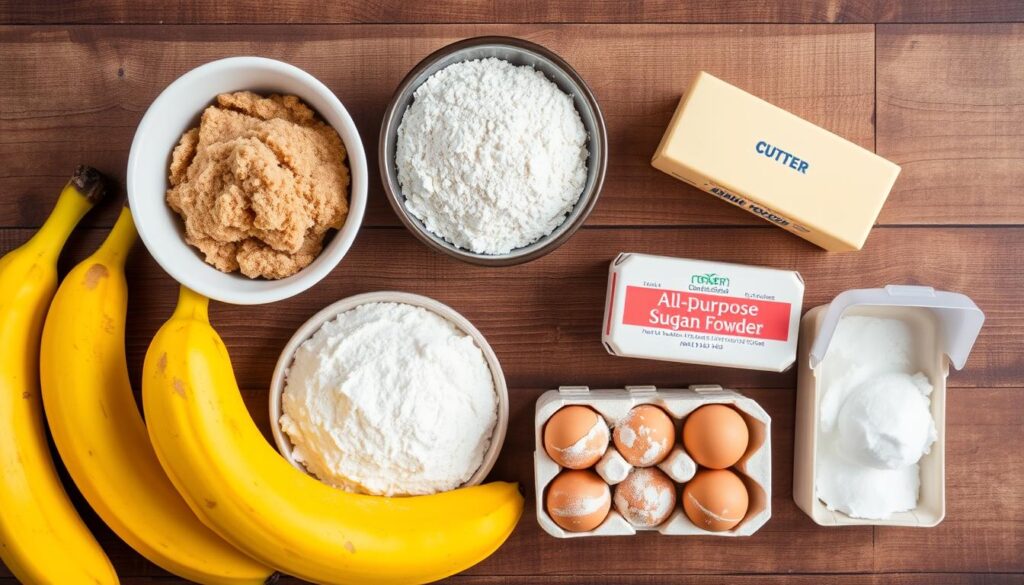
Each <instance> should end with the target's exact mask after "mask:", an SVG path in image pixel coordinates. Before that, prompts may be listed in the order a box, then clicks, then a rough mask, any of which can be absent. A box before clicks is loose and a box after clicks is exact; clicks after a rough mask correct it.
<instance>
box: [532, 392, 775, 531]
mask: <svg viewBox="0 0 1024 585" xmlns="http://www.w3.org/2000/svg"><path fill="white" fill-rule="evenodd" d="M641 404H653V405H655V406H658V407H660V408H661V409H663V410H664V411H665V412H666V413H668V414H669V416H670V417H671V418H672V419H673V428H674V430H675V433H676V437H677V439H678V437H679V436H680V431H681V427H682V421H683V420H684V419H685V418H686V417H687V416H688V415H689V414H690V413H691V412H693V411H694V410H696V409H698V408H700V407H701V406H704V405H707V404H727V405H730V406H732V407H734V408H735V409H736V410H737V411H738V412H739V413H740V415H741V416H742V417H743V420H744V422H746V424H747V429H748V431H749V433H750V439H749V444H748V446H747V450H746V452H745V453H744V454H743V456H742V457H741V458H740V460H739V461H738V462H737V463H736V464H735V465H734V466H732V467H731V469H732V470H734V471H736V472H737V475H739V477H740V479H741V480H742V481H743V484H744V485H745V486H746V488H747V492H748V496H749V504H748V507H747V513H746V515H745V516H744V517H743V521H741V522H740V523H739V524H738V525H736V526H735V527H734V528H733V529H731V530H727V531H722V532H713V531H709V530H704V529H703V528H700V527H698V526H696V525H695V524H694V523H693V522H691V521H690V519H689V518H688V517H687V516H686V514H685V512H683V507H682V504H681V502H680V494H681V486H680V485H678V484H684V483H686V482H687V481H689V480H690V479H691V478H692V477H693V474H694V473H695V472H696V469H697V466H696V464H695V463H694V462H693V460H692V459H691V458H690V456H689V455H688V454H687V453H686V451H685V450H683V449H682V446H681V444H677V445H676V446H675V447H674V448H673V450H672V451H671V452H670V453H669V455H668V457H666V459H665V460H664V461H662V462H661V463H659V464H658V465H657V467H658V468H660V469H661V470H662V471H664V472H665V473H666V474H667V475H668V476H669V477H670V478H672V480H673V481H674V482H675V483H676V484H677V486H676V487H677V489H676V503H675V507H674V509H673V511H672V514H671V515H670V516H669V518H668V519H667V520H666V521H665V522H663V523H661V524H660V525H658V526H656V527H653V528H640V527H636V526H633V525H632V524H630V523H629V522H628V521H627V520H626V519H625V518H623V517H622V515H621V514H619V512H618V511H617V510H616V509H615V507H614V506H613V507H612V509H611V511H610V512H609V513H608V517H607V518H606V519H605V520H604V522H602V523H601V525H599V526H598V527H597V528H595V529H594V530H591V531H587V532H572V531H568V530H565V529H563V528H562V527H561V526H559V525H558V524H556V523H555V521H554V520H552V519H551V517H550V516H549V515H548V513H547V510H546V509H545V505H544V501H545V493H546V490H547V487H548V485H549V484H550V483H551V481H552V480H554V478H555V477H556V476H557V475H558V474H559V472H561V471H562V467H561V466H560V465H559V464H558V463H556V462H555V461H554V460H552V459H551V457H550V456H548V454H547V452H546V451H545V450H544V437H543V433H544V425H545V424H546V423H547V421H548V419H550V418H551V417H552V416H553V415H554V414H555V413H556V412H557V411H558V410H559V409H561V408H562V407H565V406H570V405H581V406H589V407H590V408H592V409H594V410H595V411H596V412H597V413H598V414H600V415H601V416H602V417H603V418H604V420H605V422H606V423H608V426H609V427H611V428H614V427H615V424H616V423H617V422H618V421H619V420H621V419H622V418H624V417H625V416H626V415H627V414H628V413H629V411H630V410H632V409H633V408H634V407H636V406H639V405H641ZM534 439H535V441H536V443H535V444H536V446H537V447H536V450H535V451H534V457H533V461H534V476H535V478H536V479H535V488H536V494H535V496H536V499H537V522H538V523H539V524H540V526H541V528H543V529H544V531H545V532H547V533H548V534H550V535H552V536H555V537H557V538H577V537H585V536H619V535H631V534H636V532H637V531H640V530H653V531H657V532H660V533H661V534H666V535H693V536H749V535H751V534H753V533H754V532H756V531H757V530H758V529H760V528H761V526H764V524H765V523H766V522H767V521H768V519H769V518H771V463H772V462H771V417H769V416H768V413H767V412H765V411H764V409H763V408H761V406H760V405H759V404H758V403H757V402H755V401H754V400H752V399H750V398H747V397H746V396H744V395H742V394H740V393H739V392H736V391H734V390H728V389H723V388H722V387H721V386H715V385H694V386H690V387H689V388H673V389H658V388H655V387H654V386H627V387H626V388H624V389H602V390H591V389H590V388H589V387H587V386H562V387H561V388H559V389H558V390H549V391H548V392H545V393H544V394H542V395H541V397H540V398H538V399H537V406H536V411H535V415H534ZM623 465H624V466H625V473H623V471H622V466H623ZM631 469H632V467H631V466H629V464H628V463H627V462H626V461H625V460H624V459H623V458H622V456H621V455H620V454H619V453H618V452H617V451H616V449H615V445H614V444H611V445H609V448H608V451H607V452H605V454H604V456H603V457H602V458H601V460H600V461H599V462H598V463H597V464H596V465H595V466H594V470H595V471H596V472H597V473H598V475H600V476H601V477H602V479H604V480H605V481H606V482H607V483H608V484H609V485H611V486H612V489H613V490H614V486H615V484H617V483H619V482H621V481H622V479H620V478H624V477H625V474H628V472H629V471H630V470H631Z"/></svg>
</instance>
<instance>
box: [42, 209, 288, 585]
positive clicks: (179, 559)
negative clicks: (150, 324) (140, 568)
mask: <svg viewBox="0 0 1024 585" xmlns="http://www.w3.org/2000/svg"><path fill="white" fill-rule="evenodd" d="M136 238H137V234H136V231H135V225H134V223H133V221H132V214H131V212H130V211H129V210H128V208H124V209H123V210H122V211H121V215H120V217H119V218H118V220H117V223H116V224H115V225H114V228H113V230H112V231H111V232H110V235H109V236H108V237H107V239H106V241H104V242H103V244H102V245H101V246H100V248H99V249H98V250H97V251H96V252H95V253H94V254H93V255H92V256H90V257H89V258H87V259H86V260H84V261H83V262H82V263H81V264H79V265H78V266H76V267H75V268H74V269H73V270H71V272H70V273H68V275H67V276H66V277H65V278H64V281H63V283H62V284H61V285H60V288H59V289H58V291H57V294H56V296H55V297H54V298H53V302H52V303H51V305H50V310H49V313H48V314H47V317H46V325H45V327H44V328H43V337H42V347H41V351H40V375H41V382H42V393H43V404H44V406H45V408H46V418H47V420H48V421H49V425H50V431H51V432H52V434H53V439H54V442H55V443H56V445H57V450H58V451H59V452H60V456H61V459H63V461H64V464H65V466H66V467H67V469H68V472H69V473H70V474H71V478H72V479H73V480H74V482H75V485H77V486H78V489H79V491H81V492H82V495H83V496H85V499H86V500H87V501H88V502H89V504H90V505H91V506H92V508H93V509H94V510H95V511H96V513H97V514H99V516H100V518H102V519H103V521H104V522H106V523H107V525H108V526H110V528H111V529H113V531H114V532H115V533H117V535H118V536H120V537H121V538H122V539H123V540H124V541H125V542H127V543H128V544H129V545H130V546H131V547H132V548H134V549H135V550H136V551H138V552H139V553H140V554H141V555H142V556H144V557H146V558H147V559H149V560H150V561H152V562H153V563H154V564H156V565H158V566H160V567H162V568H163V569H165V570H166V571H168V572H170V573H173V574H175V575H178V576H179V577H184V578H186V579H189V580H191V581H195V582H197V583H203V584H208V585H245V584H251V585H257V584H260V583H264V582H265V581H266V580H267V579H268V578H269V577H270V576H271V574H272V573H273V571H272V570H271V569H268V568H266V567H264V566H263V565H261V564H260V563H258V562H256V561H254V560H253V559H251V558H250V557H248V556H246V555H244V554H243V553H242V552H241V551H239V550H238V549H236V548H234V547H233V546H231V545H230V544H228V543H227V542H226V541H225V540H223V539H222V538H220V537H219V536H217V535H216V534H215V533H214V532H213V531H212V530H210V529H209V528H207V527H206V526H204V525H203V524H202V523H201V522H200V521H199V518H197V517H196V515H195V514H193V513H192V510H190V509H189V507H188V506H187V505H186V504H185V501H184V500H183V499H182V498H181V496H180V495H179V494H178V492H177V491H175V489H174V486H173V485H171V482H170V480H168V478H167V475H166V474H165V473H164V471H163V469H162V468H161V467H160V463H159V461H157V458H156V454H155V453H154V452H153V447H152V446H151V445H150V443H149V437H148V435H147V433H146V425H145V423H144V422H143V420H142V415H141V414H140V413H139V409H138V406H136V404H135V396H134V395H133V393H132V387H131V383H130V381H129V379H128V365H127V362H126V359H125V347H124V331H125V316H126V313H127V310H128V284H127V281H126V279H125V273H124V263H125V258H126V257H127V255H128V251H129V250H130V249H131V247H132V245H133V244H134V243H135V240H136ZM61 582H63V583H71V581H61ZM74 582H75V583H78V582H79V581H74Z"/></svg>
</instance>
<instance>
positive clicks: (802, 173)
mask: <svg viewBox="0 0 1024 585" xmlns="http://www.w3.org/2000/svg"><path fill="white" fill-rule="evenodd" d="M651 164H652V165H653V166H654V167H655V168H657V169H659V170H662V171H664V172H666V173H668V174H670V175H672V176H673V177H676V178H677V179H682V180H683V181H686V182H687V183H690V184H691V185H694V186H695V187H698V188H700V189H703V190H705V191H707V192H709V193H711V194H712V195H715V196H717V197H719V198H721V199H724V200H725V201H728V202H729V203H732V204H733V205H735V206H737V207H742V208H743V209H746V210H747V211H749V212H751V213H753V214H755V215H758V216H760V217H762V218H764V219H766V220H768V221H770V222H772V223H774V224H775V225H777V226H779V227H782V228H785V229H787V230H789V231H790V232H792V233H794V234H796V235H798V236H800V237H801V238H804V239H805V240H808V241H809V242H812V243H814V244H817V245H818V246H821V247H822V248H825V249H826V250H830V251H846V250H859V249H861V248H862V247H863V246H864V241H865V240H866V239H867V237H868V233H869V232H870V231H871V228H872V226H873V225H874V223H875V220H876V219H877V218H878V212H879V211H881V209H882V204H884V203H885V199H886V198H887V197H888V196H889V191H890V190H891V189H892V185H893V183H894V182H895V181H896V176H897V175H899V173H900V167H899V166H897V165H896V164H894V163H892V162H889V161H887V160H885V159H884V158H882V157H880V156H878V155H877V154H875V153H873V152H871V151H869V150H866V149H864V148H861V147H860V146H857V145H856V144H854V143H852V142H849V141H847V140H844V139H843V138H840V137H839V136H836V135H835V134H832V133H831V132H829V131H827V130H824V129H822V128H819V127H818V126H815V125H814V124H811V123H810V122H808V121H806V120H804V119H802V118H799V117H797V116H795V115H793V114H791V113H789V112H787V111H785V110H783V109H782V108H779V107H776V106H773V105H771V104H769V103H768V102H766V101H764V100H762V99H760V98H757V97H755V96H753V95H751V94H749V93H747V92H745V91H743V90H741V89H739V88H737V87H734V86H732V85H729V84H728V83H726V82H724V81H722V80H720V79H718V78H717V77H714V76H712V75H710V74H708V73H705V72H703V71H702V72H700V73H698V74H697V77H696V78H695V79H694V81H693V84H692V85H691V86H690V90H689V92H688V93H687V94H686V95H685V96H683V99H682V100H680V102H679V107H678V108H676V113H675V115H674V116H672V121H671V122H670V123H669V126H668V130H667V131H666V132H665V136H664V137H663V138H662V139H661V144H660V145H659V146H658V150H657V152H655V153H654V158H653V159H651Z"/></svg>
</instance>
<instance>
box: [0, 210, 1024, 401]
mask: <svg viewBox="0 0 1024 585" xmlns="http://www.w3.org/2000/svg"><path fill="white" fill-rule="evenodd" d="M29 233H30V232H28V231H26V230H0V250H2V251H6V250H8V249H10V248H11V247H13V246H14V245H15V244H17V243H20V242H21V241H24V240H25V239H26V238H27V237H28V236H29ZM104 233H105V232H104V231H103V230H99V229H96V230H80V231H79V232H78V233H76V235H75V236H74V237H73V240H72V241H71V243H70V244H69V247H68V250H69V253H68V254H66V258H65V262H64V264H65V266H67V265H69V263H70V262H71V261H74V260H78V259H80V258H83V257H84V256H85V255H87V254H88V252H89V251H91V250H92V249H94V248H95V246H97V245H98V242H99V241H100V240H101V239H102V237H103V235H104ZM1022 249H1024V228H985V229H968V228H934V229H933V228H878V229H876V230H875V233H874V234H872V236H871V238H869V240H868V245H867V247H866V248H865V249H864V250H863V251H861V252H859V253H857V254H828V253H826V252H822V251H820V250H818V249H816V248H814V247H813V246H811V245H810V244H807V243H806V242H804V241H803V240H800V239H798V238H795V237H793V236H791V235H789V234H787V233H785V232H783V231H782V230H778V229H775V228H772V227H770V226H765V227H751V228H688V229H645V230H633V229H630V230H620V229H604V228H587V229H584V230H581V231H580V232H579V233H577V234H576V235H575V236H574V238H573V239H572V240H571V241H569V242H568V243H567V244H566V245H565V246H563V247H562V248H561V249H559V250H557V251H556V252H554V253H553V254H550V255H548V256H547V257H545V258H542V259H540V260H537V261H535V262H532V263H529V264H526V265H523V266H518V267H513V268H507V269H502V268H481V267H473V266H468V265H465V264H462V263H460V262H458V261H456V260H453V259H450V258H448V257H447V256H443V255H441V254H438V253H435V252H433V251H431V250H429V249H427V248H426V247H425V246H423V245H422V244H420V243H419V242H418V241H417V240H415V239H414V238H413V237H412V236H411V235H410V234H408V233H407V232H406V231H405V230H404V229H401V228H378V229H366V230H363V232H362V233H361V234H360V235H359V236H358V237H357V238H356V242H355V244H354V245H353V247H352V250H351V251H350V252H349V255H348V256H347V257H346V258H345V259H344V260H343V261H342V263H341V264H340V266H339V267H338V268H337V269H336V270H335V271H334V272H332V273H331V274H330V275H329V276H328V277H327V278H326V279H325V280H324V281H323V282H321V283H320V284H318V285H317V286H315V287H314V288H313V289H311V290H309V291H307V292H306V293H304V294H302V295H299V296H298V297H295V298H293V299H290V300H287V301H283V302H279V303H275V304H274V305H272V307H273V310H270V311H267V310H257V309H254V308H252V307H235V306H229V305H223V304H219V303H217V304H214V307H213V309H212V315H213V320H214V324H215V325H216V327H217V328H218V330H219V331H220V332H221V334H222V335H223V336H224V338H225V340H226V342H227V345H228V348H229V350H230V351H231V354H232V356H233V358H234V359H235V362H236V365H237V374H238V377H239V379H240V383H241V384H243V385H244V386H247V387H252V388H256V387H260V386H263V385H265V384H267V383H269V380H270V376H271V372H272V370H273V367H274V363H275V361H276V359H277V355H278V353H279V352H280V350H281V348H282V347H283V346H284V344H285V343H286V341H287V340H288V339H289V337H290V336H291V335H292V333H293V332H294V331H295V330H296V329H297V328H298V326H299V325H300V324H301V323H302V322H303V321H305V320H306V319H307V318H309V317H310V316H312V315H313V314H314V313H315V312H316V311H318V310H320V309H321V308H323V307H324V306H326V305H328V304H330V303H331V302H333V301H335V300H338V299H340V298H344V297H347V296H350V295H353V294H357V293H362V292H367V291H373V290H406V291H410V292H415V293H421V294H426V295H428V296H431V297H434V298H437V299H438V300H440V301H442V302H444V303H447V304H449V305H451V306H452V307H454V308H455V309H456V310H458V311H460V312H462V313H463V314H464V315H465V316H466V317H467V318H469V319H470V320H471V321H472V322H473V323H474V324H475V325H476V326H477V327H479V328H480V330H481V331H482V332H483V333H484V335H485V336H487V338H488V339H489V340H490V342H491V344H492V345H493V347H494V349H495V351H496V352H497V355H498V358H499V359H500V360H501V362H502V364H503V366H504V369H505V373H506V377H507V378H508V381H509V384H510V385H512V386H519V387H544V386H557V385H559V384H588V385H607V384H612V385H621V384H623V383H626V382H630V383H651V384H657V385H661V386H664V385H670V384H676V385H677V384H681V383H687V384H688V383H703V382H712V383H721V384H723V385H727V386H735V387H741V388H752V387H753V388H757V387H760V388H792V387H793V386H794V384H795V373H793V372H787V373H783V374H773V373H766V372H753V371H746V370H737V369H728V368H721V369H709V368H703V367H699V366H692V365H683V364H674V363H668V362H655V361H648V360H637V359H629V358H618V357H611V356H609V355H608V354H607V353H605V351H604V349H603V348H602V346H601V343H600V324H601V320H602V315H603V311H604V307H603V305H604V295H605V284H606V279H607V270H608V263H609V262H610V261H611V260H612V259H613V258H614V257H615V256H616V255H617V254H618V253H619V252H623V251H634V252H648V253H658V254H665V255H670V256H681V257H693V258H703V259H712V260H721V261H728V262H739V263H747V264H761V265H768V266H775V267H779V268H787V269H795V270H799V271H800V272H801V274H803V276H804V279H805V280H806V282H807V289H806V295H805V298H804V307H805V309H807V308H811V307H814V306H817V305H820V304H823V303H826V302H829V301H830V300H831V299H832V298H833V297H835V295H836V294H838V293H839V292H841V291H843V290H846V289H850V288H865V287H877V286H883V285H885V284H891V283H910V284H928V285H932V286H935V287H939V288H943V289H948V290H955V291H960V292H963V293H965V294H967V295H969V296H970V297H971V298H973V299H974V300H975V302H977V303H978V305H979V306H980V307H981V308H982V310H984V311H985V312H986V314H987V318H988V321H987V323H986V325H985V327H984V329H983V330H982V333H981V336H980V337H979V339H978V342H977V345H976V346H975V348H974V352H973V354H972V355H971V359H970V361H969V362H968V364H967V367H966V368H965V369H964V370H963V371H961V372H953V373H952V374H951V376H950V384H951V385H953V386H958V387H971V386H982V387H988V386H1024V336H1021V335H1020V331H1021V330H1022V328H1024V316H1022V315H1021V313H1020V311H1018V310H1017V309H1016V305H1015V303H1016V302H1017V291H1019V290H1021V289H1022V288H1024V272H1022V271H1021V270H1020V269H1019V268H1018V266H1017V261H1016V259H1015V258H1014V256H1013V255H1008V254H1006V253H1005V250H1022ZM129 278H130V279H131V282H132V289H131V293H130V306H129V337H128V342H127V344H128V352H129V356H130V359H131V367H132V372H133V374H136V375H137V373H138V370H139V368H140V367H141V363H142V358H143V356H144V353H145V350H146V346H147V344H148V341H149V339H150V338H151V336H152V334H153V333H154V332H155V331H156V329H157V328H158V327H159V326H160V324H161V323H162V322H163V321H164V320H165V319H166V318H167V316H168V315H170V313H171V310H172V308H173V304H174V301H175V298H176V294H177V293H176V286H175V285H174V283H173V281H172V280H171V279H170V277H168V276H167V275H166V274H164V273H163V272H162V271H161V270H160V269H159V267H157V266H156V265H155V263H154V262H153V261H152V260H151V259H150V257H149V255H148V254H147V253H146V252H145V250H144V249H143V248H142V247H141V246H140V247H139V248H137V250H136V253H135V254H134V255H133V257H132V259H131V261H130V264H129Z"/></svg>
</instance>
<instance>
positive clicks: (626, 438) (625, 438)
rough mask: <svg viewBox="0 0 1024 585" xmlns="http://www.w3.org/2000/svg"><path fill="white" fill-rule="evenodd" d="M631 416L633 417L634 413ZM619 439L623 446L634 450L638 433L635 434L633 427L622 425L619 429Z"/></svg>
mask: <svg viewBox="0 0 1024 585" xmlns="http://www.w3.org/2000/svg"><path fill="white" fill-rule="evenodd" d="M630 416H632V413H630ZM627 420H629V419H627ZM619 439H620V440H621V441H622V444H623V445H625V446H627V447H629V448H630V449H632V448H633V445H635V444H636V433H635V432H633V428H632V427H630V426H627V425H625V424H622V425H621V426H620V427H619Z"/></svg>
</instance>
